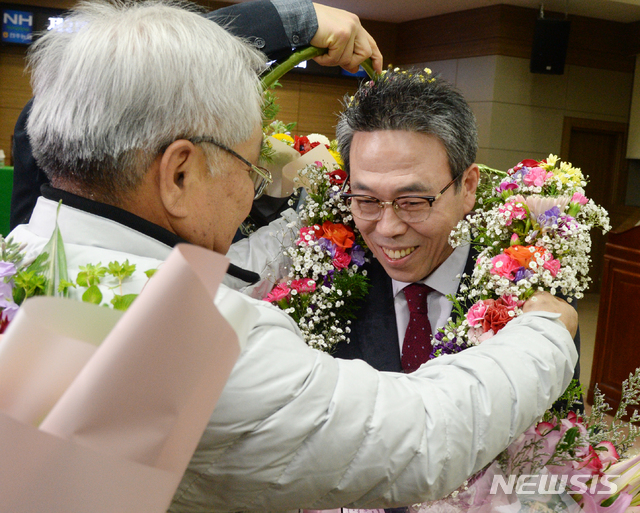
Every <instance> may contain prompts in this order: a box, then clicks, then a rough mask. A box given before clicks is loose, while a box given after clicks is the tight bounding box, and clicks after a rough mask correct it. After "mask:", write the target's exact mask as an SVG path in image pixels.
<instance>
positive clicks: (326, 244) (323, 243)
mask: <svg viewBox="0 0 640 513" xmlns="http://www.w3.org/2000/svg"><path fill="white" fill-rule="evenodd" d="M318 244H319V245H320V247H321V248H322V249H323V250H324V252H325V253H329V255H331V258H333V257H334V256H336V245H335V244H334V243H333V242H331V241H330V240H329V239H325V238H324V237H322V238H321V239H320V240H319V241H318Z"/></svg>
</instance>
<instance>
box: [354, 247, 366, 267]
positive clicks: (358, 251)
mask: <svg viewBox="0 0 640 513" xmlns="http://www.w3.org/2000/svg"><path fill="white" fill-rule="evenodd" d="M351 262H352V263H354V264H356V265H357V266H358V267H360V266H363V265H364V249H362V247H361V246H358V245H357V244H354V245H353V247H352V248H351Z"/></svg>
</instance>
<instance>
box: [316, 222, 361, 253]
mask: <svg viewBox="0 0 640 513" xmlns="http://www.w3.org/2000/svg"><path fill="white" fill-rule="evenodd" d="M322 229H323V231H324V233H323V237H324V238H325V239H328V240H330V241H331V242H333V243H334V244H335V245H336V246H338V248H340V249H341V250H343V251H344V250H345V249H347V248H350V247H352V246H353V244H354V243H355V241H356V236H355V235H354V234H353V230H351V228H348V227H347V226H345V225H343V224H335V223H332V222H331V221H325V222H324V223H322Z"/></svg>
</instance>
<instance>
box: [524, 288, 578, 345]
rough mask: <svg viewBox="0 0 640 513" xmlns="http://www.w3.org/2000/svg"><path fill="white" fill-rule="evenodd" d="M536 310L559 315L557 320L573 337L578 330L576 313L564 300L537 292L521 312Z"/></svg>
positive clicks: (546, 293)
mask: <svg viewBox="0 0 640 513" xmlns="http://www.w3.org/2000/svg"><path fill="white" fill-rule="evenodd" d="M536 310H544V311H547V312H553V313H559V314H560V319H559V320H560V321H562V323H563V324H564V325H565V326H566V328H567V329H568V330H569V333H571V336H572V337H575V335H576V331H577V330H578V312H576V309H575V308H574V307H573V306H571V305H570V304H569V303H567V302H566V301H565V300H564V299H560V298H559V297H556V296H553V295H551V294H549V293H548V292H537V293H535V294H534V295H533V296H532V297H531V298H530V299H529V300H527V302H526V303H525V304H524V306H523V307H522V311H523V312H533V311H536Z"/></svg>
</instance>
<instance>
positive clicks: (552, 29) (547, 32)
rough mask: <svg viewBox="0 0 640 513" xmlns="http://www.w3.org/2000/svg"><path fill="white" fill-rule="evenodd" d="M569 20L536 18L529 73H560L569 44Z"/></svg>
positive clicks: (562, 71)
mask: <svg viewBox="0 0 640 513" xmlns="http://www.w3.org/2000/svg"><path fill="white" fill-rule="evenodd" d="M570 27H571V22H570V21H569V20H561V19H553V18H538V19H537V20H536V27H535V31H534V33H533V45H532V47H531V65H530V67H529V69H530V70H531V73H546V74H548V75H562V74H563V73H564V61H565V59H566V57H567V47H568V46H569V29H570Z"/></svg>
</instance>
